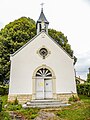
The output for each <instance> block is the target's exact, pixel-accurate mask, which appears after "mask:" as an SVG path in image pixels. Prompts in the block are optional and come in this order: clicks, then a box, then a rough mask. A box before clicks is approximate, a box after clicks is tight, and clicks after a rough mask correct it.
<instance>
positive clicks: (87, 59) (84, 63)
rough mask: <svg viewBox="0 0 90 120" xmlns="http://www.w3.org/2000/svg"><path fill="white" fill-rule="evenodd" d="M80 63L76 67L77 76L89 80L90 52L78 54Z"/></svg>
mask: <svg viewBox="0 0 90 120" xmlns="http://www.w3.org/2000/svg"><path fill="white" fill-rule="evenodd" d="M77 57H78V61H77V63H76V65H75V68H76V75H77V76H80V77H81V78H83V79H86V78H87V73H88V68H89V67H90V51H87V52H85V53H83V54H78V55H77Z"/></svg>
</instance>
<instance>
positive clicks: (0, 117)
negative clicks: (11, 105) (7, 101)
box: [0, 111, 12, 120]
mask: <svg viewBox="0 0 90 120" xmlns="http://www.w3.org/2000/svg"><path fill="white" fill-rule="evenodd" d="M0 120H12V119H11V117H10V115H9V113H8V112H6V111H2V112H0Z"/></svg>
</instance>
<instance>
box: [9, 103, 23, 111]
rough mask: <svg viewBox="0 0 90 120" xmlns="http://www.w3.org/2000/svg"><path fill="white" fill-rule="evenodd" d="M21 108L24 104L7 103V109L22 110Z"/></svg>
mask: <svg viewBox="0 0 90 120" xmlns="http://www.w3.org/2000/svg"><path fill="white" fill-rule="evenodd" d="M21 108H22V106H21V105H20V104H19V105H12V104H9V105H7V109H8V110H9V111H16V110H20V109H21Z"/></svg>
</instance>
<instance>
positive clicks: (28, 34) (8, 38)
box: [0, 17, 76, 81]
mask: <svg viewBox="0 0 90 120" xmlns="http://www.w3.org/2000/svg"><path fill="white" fill-rule="evenodd" d="M35 35H36V25H35V21H34V20H32V19H30V18H26V17H21V18H19V19H18V20H15V21H14V22H10V23H9V24H7V25H6V26H5V27H4V28H3V29H2V30H1V31H0V75H1V77H0V81H1V80H2V79H3V81H4V80H5V81H8V80H9V74H10V54H12V53H14V52H15V51H16V50H18V49H19V48H20V47H21V46H23V45H24V44H25V43H26V42H27V41H29V40H30V39H31V38H33V37H34V36H35ZM49 35H50V36H51V37H52V38H54V39H55V40H56V42H57V43H58V44H60V45H61V47H62V48H63V49H64V50H65V51H66V52H67V53H68V54H69V55H70V56H71V57H73V51H72V49H71V46H70V45H69V43H68V40H67V37H66V36H64V34H63V33H62V32H59V31H56V30H54V29H49ZM75 59H76V57H75Z"/></svg>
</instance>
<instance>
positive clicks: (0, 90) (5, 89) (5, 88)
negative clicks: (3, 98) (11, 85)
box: [0, 86, 8, 95]
mask: <svg viewBox="0 0 90 120" xmlns="http://www.w3.org/2000/svg"><path fill="white" fill-rule="evenodd" d="M7 94H8V86H0V95H7Z"/></svg>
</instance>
